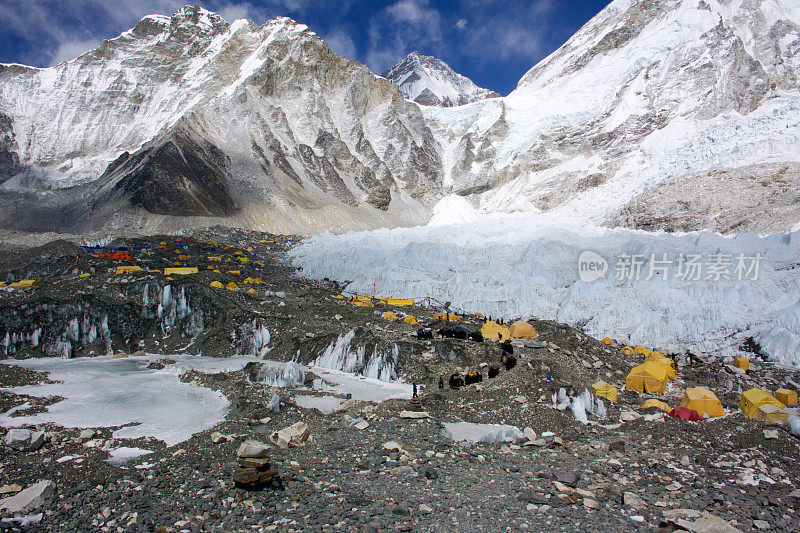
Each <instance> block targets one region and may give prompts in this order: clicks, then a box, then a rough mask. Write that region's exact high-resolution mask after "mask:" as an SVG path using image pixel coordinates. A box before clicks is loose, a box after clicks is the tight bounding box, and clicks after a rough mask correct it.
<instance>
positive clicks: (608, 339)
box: [600, 337, 614, 346]
mask: <svg viewBox="0 0 800 533" xmlns="http://www.w3.org/2000/svg"><path fill="white" fill-rule="evenodd" d="M600 342H602V343H603V344H608V345H609V346H610V345H612V344H614V339H612V338H611V337H606V338H605V339H603V340H601V341H600Z"/></svg>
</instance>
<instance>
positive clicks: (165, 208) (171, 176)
mask: <svg viewBox="0 0 800 533" xmlns="http://www.w3.org/2000/svg"><path fill="white" fill-rule="evenodd" d="M227 165H228V161H227V158H226V156H225V155H224V154H223V153H222V151H221V150H220V149H219V148H217V147H216V146H214V145H212V144H211V143H209V142H208V141H206V140H204V139H202V138H201V137H199V136H196V135H195V134H194V132H192V131H190V130H188V129H185V128H181V127H178V128H177V129H176V131H175V132H174V133H173V134H172V135H170V136H169V137H168V138H167V139H166V140H165V141H163V142H162V143H160V144H159V145H157V146H152V147H148V148H144V149H142V150H141V151H140V152H138V153H137V154H134V155H128V154H127V153H126V154H123V155H122V156H120V158H119V159H117V160H116V161H114V162H113V163H112V164H111V165H109V167H108V169H107V170H106V172H105V174H104V176H103V177H110V176H112V175H115V176H122V178H121V179H120V181H119V183H117V186H116V187H117V189H121V190H122V191H124V192H125V193H126V194H127V195H130V203H131V205H133V206H134V207H142V208H144V209H146V210H147V211H149V212H150V213H156V214H162V215H174V216H229V215H232V214H233V213H235V212H236V211H237V210H238V208H237V206H236V203H235V202H234V201H233V198H231V196H230V192H229V190H228V171H227Z"/></svg>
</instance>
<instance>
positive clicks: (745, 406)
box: [739, 388, 783, 418]
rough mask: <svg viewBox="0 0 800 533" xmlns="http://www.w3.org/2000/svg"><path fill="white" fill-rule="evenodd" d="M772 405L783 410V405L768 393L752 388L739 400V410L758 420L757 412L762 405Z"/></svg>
mask: <svg viewBox="0 0 800 533" xmlns="http://www.w3.org/2000/svg"><path fill="white" fill-rule="evenodd" d="M766 404H771V405H774V406H775V407H778V408H781V409H782V408H783V404H782V403H781V402H779V401H778V400H776V399H775V397H774V396H772V395H771V394H770V393H768V392H767V391H764V390H761V389H758V388H752V389H750V390H748V391H745V392H743V393H742V396H741V397H740V398H739V410H740V411H741V412H742V413H743V414H744V415H745V416H747V417H749V418H756V411H758V408H759V407H760V406H762V405H766Z"/></svg>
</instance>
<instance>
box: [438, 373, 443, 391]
mask: <svg viewBox="0 0 800 533" xmlns="http://www.w3.org/2000/svg"><path fill="white" fill-rule="evenodd" d="M443 389H444V374H439V390H443Z"/></svg>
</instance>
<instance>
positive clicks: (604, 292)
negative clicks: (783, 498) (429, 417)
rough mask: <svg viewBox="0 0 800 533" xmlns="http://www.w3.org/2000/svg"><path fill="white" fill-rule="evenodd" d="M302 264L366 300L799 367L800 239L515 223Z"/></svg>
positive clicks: (368, 236) (333, 240) (430, 229)
mask: <svg viewBox="0 0 800 533" xmlns="http://www.w3.org/2000/svg"><path fill="white" fill-rule="evenodd" d="M586 250H590V251H594V252H595V253H597V254H599V257H602V258H604V259H605V260H606V261H607V266H608V270H607V271H606V272H605V275H604V276H602V277H600V278H599V279H596V280H594V281H583V280H582V279H581V277H580V276H579V269H578V265H579V259H580V258H581V254H582V252H584V251H586ZM291 254H292V255H293V257H294V261H295V263H296V264H297V265H299V266H302V268H303V270H302V272H303V275H305V276H308V277H310V278H312V279H322V278H331V279H335V280H339V281H345V280H349V281H350V284H349V285H348V286H347V289H348V290H349V291H353V292H356V293H358V294H364V293H368V294H379V295H385V296H394V297H397V298H411V297H413V298H418V299H422V298H425V297H427V296H431V297H433V298H435V299H437V300H438V301H450V302H453V306H454V307H457V308H460V309H462V310H464V311H468V312H481V313H484V314H486V315H489V314H491V315H492V316H499V317H505V318H506V319H507V320H512V319H515V318H518V317H522V318H523V319H525V318H528V317H529V316H536V317H539V318H542V319H551V320H557V321H559V322H565V323H569V324H572V325H576V326H580V327H583V328H584V329H585V330H586V331H587V333H590V334H591V335H593V336H595V337H597V338H602V337H605V336H611V337H613V338H615V339H620V340H624V342H628V343H633V344H642V345H644V346H649V347H656V348H660V349H663V350H668V351H670V352H678V353H680V352H682V351H683V350H685V349H690V348H691V349H697V350H700V351H702V352H706V353H715V354H719V355H734V354H738V353H739V352H740V350H741V348H742V345H743V344H744V343H745V342H746V340H747V339H748V338H752V339H753V340H754V341H755V342H756V343H759V344H760V345H761V347H762V348H763V350H764V352H765V353H766V354H768V355H769V356H770V357H772V358H773V359H774V360H777V361H781V362H784V363H787V364H792V365H795V366H798V367H800V351H799V350H798V347H799V346H800V312H798V311H799V310H800V282H798V280H800V276H798V273H800V266H799V265H798V261H797V258H798V257H800V232H795V233H791V234H786V235H771V236H768V237H758V236H755V235H753V234H741V235H737V236H736V237H723V236H720V235H716V234H698V233H692V234H683V235H668V234H663V233H661V234H652V233H645V232H642V231H631V230H623V229H613V230H612V229H605V228H600V227H597V226H584V227H577V226H576V227H573V228H570V229H564V228H563V227H559V226H551V225H547V224H544V223H542V221H541V220H537V218H536V217H531V216H528V215H525V216H523V215H507V216H504V217H497V216H493V217H486V216H484V217H481V218H480V219H478V220H477V221H475V222H470V223H461V224H456V225H452V226H426V227H418V228H398V229H394V230H386V229H382V230H375V231H369V232H352V233H348V234H345V235H332V234H330V233H325V234H321V235H317V236H315V237H312V238H311V239H308V240H305V241H303V242H302V243H301V244H300V245H299V246H298V247H297V248H295V249H293V250H292V252H291ZM758 255H760V257H758ZM695 256H696V257H695ZM681 257H683V263H681ZM740 260H741V265H740ZM689 264H692V265H697V266H696V267H695V266H691V267H690V266H688V265H689ZM634 265H638V266H634ZM651 267H652V270H651ZM584 279H586V278H584Z"/></svg>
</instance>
